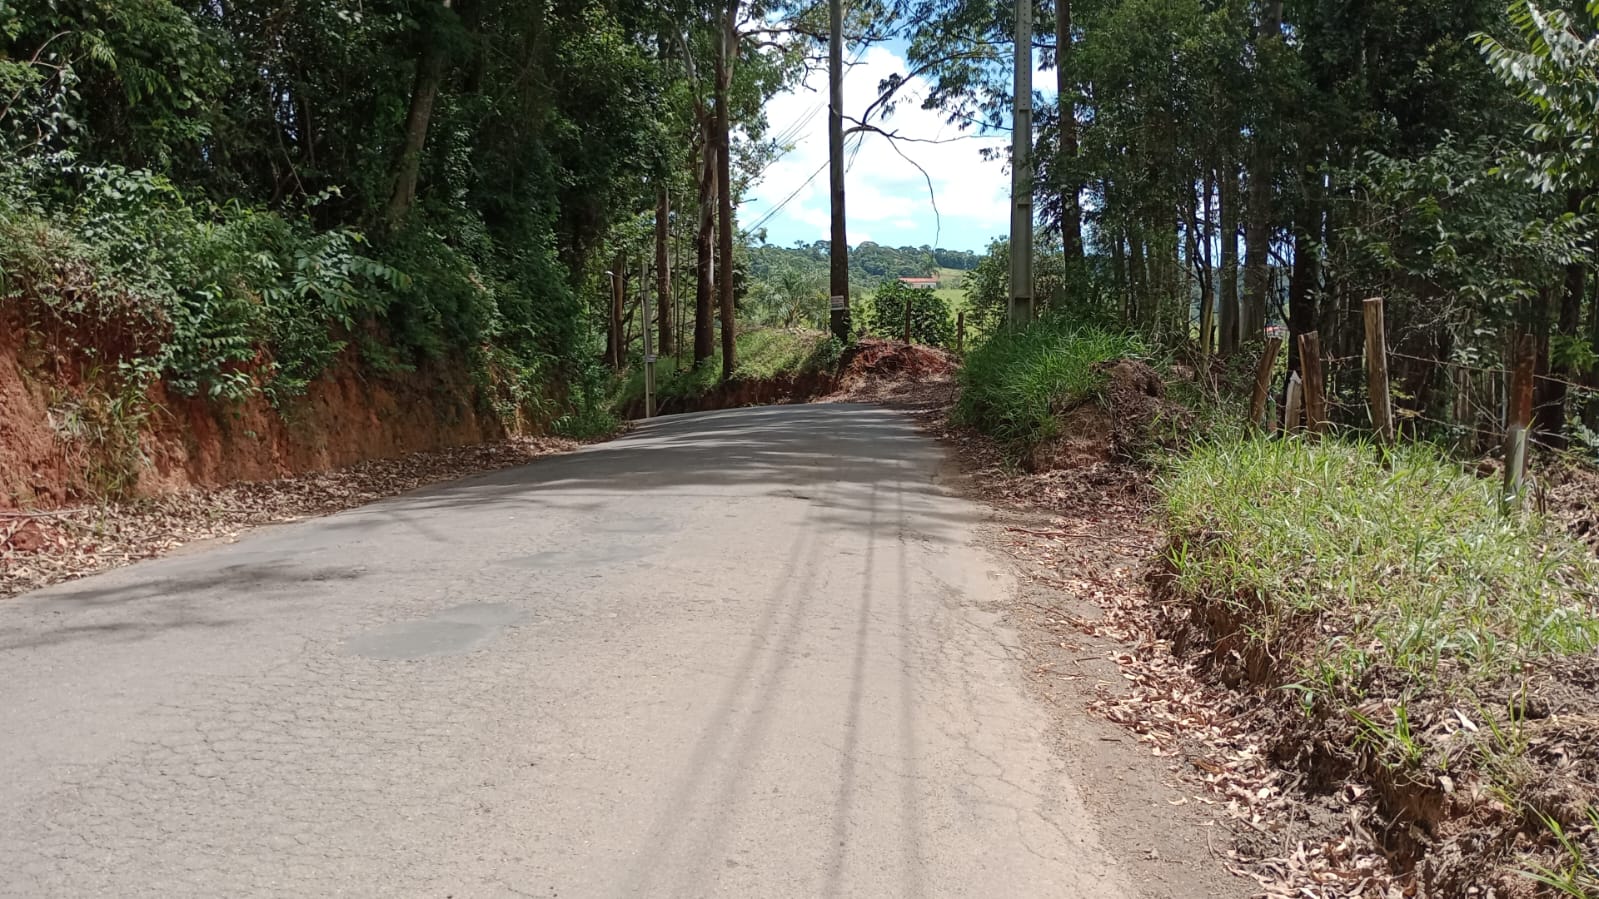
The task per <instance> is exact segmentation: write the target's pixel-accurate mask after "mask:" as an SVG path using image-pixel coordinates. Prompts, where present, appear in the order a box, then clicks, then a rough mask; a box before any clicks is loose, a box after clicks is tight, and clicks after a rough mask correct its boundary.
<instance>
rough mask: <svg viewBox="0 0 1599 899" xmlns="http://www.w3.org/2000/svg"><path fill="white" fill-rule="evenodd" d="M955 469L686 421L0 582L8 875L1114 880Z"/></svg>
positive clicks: (148, 879)
mask: <svg viewBox="0 0 1599 899" xmlns="http://www.w3.org/2000/svg"><path fill="white" fill-rule="evenodd" d="M941 460H942V456H941V451H940V449H939V448H938V447H937V446H936V444H934V443H932V442H931V441H929V440H927V439H925V438H923V437H921V436H918V435H917V434H916V433H915V431H914V429H913V428H912V427H911V426H910V425H909V424H908V423H907V422H906V421H905V420H904V419H903V418H901V417H899V416H898V415H897V414H895V413H892V412H888V411H884V410H881V409H875V408H872V407H866V406H794V407H779V408H767V409H752V410H743V411H738V412H729V413H718V414H710V415H693V416H678V417H673V418H669V419H661V420H658V421H657V422H655V423H652V424H650V425H648V426H646V427H643V428H641V429H639V430H638V431H637V432H636V433H634V434H633V435H631V436H629V437H627V438H626V439H623V440H619V441H616V442H613V443H610V444H606V445H602V446H596V447H593V448H591V449H588V450H585V451H583V452H580V453H577V454H574V455H570V456H563V457H558V458H552V459H548V460H544V461H541V462H538V463H535V464H533V465H529V466H526V467H523V468H519V469H514V470H511V471H506V472H501V473H497V474H493V475H487V476H482V477H478V478H473V479H468V480H465V481H459V482H456V483H453V484H450V485H447V486H443V487H439V488H434V489H429V490H426V491H422V492H418V493H413V494H409V495H407V496H404V497H401V498H398V499H395V500H391V501H387V502H382V503H378V504H375V505H371V506H368V507H365V508H362V509H358V510H354V511H351V512H347V513H344V514H340V515H335V516H332V517H330V518H324V519H320V520H316V521H308V522H302V523H297V524H293V525H286V526H281V527H274V528H267V529H263V530H260V531H257V532H254V533H252V534H250V535H248V536H246V537H245V538H243V539H241V540H240V541H239V542H238V543H236V544H232V545H227V546H219V547H213V548H209V549H205V550H202V551H196V552H191V553H188V554H184V555H180V556H176V557H173V558H169V559H165V560H161V561H157V562H151V563H146V564H142V565H138V566H134V567H132V568H128V569H123V570H121V571H117V572H112V573H109V574H105V575H102V576H99V577H95V578H91V579H88V580H84V581H79V582H77V583H75V584H70V585H65V586H63V587H60V588H56V589H52V590H47V591H42V592H39V593H35V594H32V595H29V596H26V597H23V598H20V599H17V600H13V601H11V602H7V603H0V713H3V717H0V722H3V725H0V764H3V771H4V773H3V775H0V893H3V894H4V895H8V896H29V897H36V896H70V897H79V896H117V897H129V896H161V897H175V896H228V897H233V896H266V895H272V896H331V895H345V896H375V895H391V896H432V897H444V896H454V897H469V896H470V897H476V896H562V897H591V896H592V897H625V896H681V897H700V896H729V897H791V896H792V897H810V896H860V897H916V896H982V897H1033V896H1038V897H1043V896H1060V897H1119V896H1131V895H1133V891H1132V890H1131V889H1130V888H1129V887H1128V886H1127V880H1128V878H1127V875H1126V873H1125V872H1124V871H1123V869H1121V868H1119V867H1117V865H1116V864H1115V863H1114V862H1113V861H1112V860H1111V859H1110V857H1109V856H1108V855H1107V853H1106V852H1105V851H1104V850H1103V849H1102V848H1101V845H1100V842H1099V838H1098V837H1097V836H1096V834H1095V830H1094V828H1093V827H1092V826H1090V825H1089V824H1088V823H1087V821H1086V815H1085V813H1084V812H1083V810H1082V806H1081V805H1080V803H1079V802H1078V800H1077V799H1076V796H1075V793H1074V790H1073V787H1072V785H1071V784H1070V783H1069V782H1067V780H1066V777H1065V774H1064V773H1063V770H1062V766H1061V764H1060V763H1059V761H1058V760H1057V759H1056V758H1055V757H1054V756H1053V755H1052V752H1051V750H1050V749H1049V748H1048V746H1047V743H1046V737H1045V732H1046V726H1047V723H1048V722H1047V713H1046V711H1045V710H1043V709H1042V708H1040V707H1038V706H1036V705H1035V704H1034V703H1033V701H1032V700H1030V699H1029V698H1028V697H1027V695H1026V694H1025V692H1024V689H1023V684H1022V682H1021V680H1020V668H1021V666H1020V665H1019V664H1018V663H1017V661H1016V660H1015V659H1014V658H1012V655H1013V653H1014V648H1013V645H1012V643H1011V642H1010V640H1009V638H1008V637H1007V634H1006V632H1005V631H1004V630H1003V629H1002V628H1000V627H999V626H998V625H997V623H996V617H995V614H994V612H993V611H992V608H993V607H994V605H995V599H996V598H997V597H1000V596H1003V595H1005V592H1006V591H1007V590H1009V589H1010V584H1009V583H1008V581H1007V579H1006V575H1004V574H1003V573H1002V572H1003V566H1002V565H1001V564H1000V563H999V562H997V561H996V560H994V559H992V558H990V557H989V556H987V555H985V554H984V553H983V552H981V551H980V550H978V549H977V548H975V547H974V546H973V543H972V541H973V539H974V522H975V520H976V517H977V511H976V509H974V508H973V507H972V506H970V505H968V504H967V503H965V502H963V501H960V500H957V499H954V498H952V497H950V496H948V495H946V494H945V493H944V492H942V491H941V490H940V488H939V487H937V486H936V484H935V482H934V476H935V472H936V470H937V468H938V466H939V465H940V463H941Z"/></svg>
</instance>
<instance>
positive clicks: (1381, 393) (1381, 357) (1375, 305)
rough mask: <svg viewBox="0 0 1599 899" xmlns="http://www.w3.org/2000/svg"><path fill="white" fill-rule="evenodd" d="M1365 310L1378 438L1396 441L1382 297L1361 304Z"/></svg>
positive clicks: (1370, 394) (1368, 378)
mask: <svg viewBox="0 0 1599 899" xmlns="http://www.w3.org/2000/svg"><path fill="white" fill-rule="evenodd" d="M1362 306H1363V307H1364V310H1365V314H1366V393H1367V394H1368V396H1367V401H1368V402H1369V403H1370V404H1371V424H1372V427H1374V428H1376V429H1377V439H1378V440H1381V441H1382V442H1384V443H1392V442H1393V441H1394V400H1393V396H1392V394H1390V393H1389V391H1388V333H1387V328H1386V326H1385V325H1384V324H1383V314H1382V297H1372V298H1371V299H1369V300H1366V301H1365V303H1363V304H1362Z"/></svg>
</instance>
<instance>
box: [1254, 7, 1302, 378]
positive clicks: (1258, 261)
mask: <svg viewBox="0 0 1599 899" xmlns="http://www.w3.org/2000/svg"><path fill="white" fill-rule="evenodd" d="M1282 30H1283V5H1282V0H1273V2H1270V3H1268V4H1267V5H1266V10H1265V15H1264V17H1263V18H1262V20H1261V24H1260V31H1259V32H1257V33H1256V35H1255V44H1256V54H1255V55H1256V58H1257V59H1263V58H1265V54H1262V53H1261V52H1260V51H1261V50H1262V49H1265V47H1266V46H1267V45H1273V46H1274V45H1275V44H1277V43H1279V42H1281V40H1282ZM1260 64H1262V65H1264V63H1260ZM1267 117H1268V119H1269V118H1271V117H1273V113H1272V112H1268V113H1267ZM1273 139H1274V137H1273V135H1271V134H1269V133H1267V129H1265V128H1262V127H1260V125H1259V124H1257V125H1256V127H1255V133H1254V136H1253V138H1252V139H1251V141H1250V143H1251V153H1250V155H1251V159H1250V166H1249V211H1248V219H1247V222H1246V223H1245V225H1244V231H1245V239H1244V310H1243V317H1242V331H1243V338H1244V339H1245V340H1249V341H1253V340H1259V339H1261V338H1262V336H1263V335H1262V332H1263V330H1264V329H1265V327H1266V317H1267V310H1268V309H1269V307H1270V294H1271V280H1272V279H1271V268H1270V266H1271V255H1270V253H1271V236H1272V231H1273V230H1274V229H1273V227H1272V214H1271V213H1272V208H1271V207H1272V203H1271V199H1272V189H1271V188H1272V178H1273V171H1274V166H1273V158H1272V141H1273ZM1288 346H1289V355H1290V356H1292V357H1294V358H1296V359H1297V358H1298V351H1297V350H1295V349H1294V346H1293V341H1289V345H1288Z"/></svg>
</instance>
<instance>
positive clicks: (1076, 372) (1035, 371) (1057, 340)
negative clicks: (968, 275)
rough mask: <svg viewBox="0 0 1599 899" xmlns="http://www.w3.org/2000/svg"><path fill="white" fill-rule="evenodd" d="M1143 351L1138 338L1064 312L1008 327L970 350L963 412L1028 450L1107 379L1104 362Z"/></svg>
mask: <svg viewBox="0 0 1599 899" xmlns="http://www.w3.org/2000/svg"><path fill="white" fill-rule="evenodd" d="M1143 353H1144V348H1143V345H1142V344H1141V343H1140V342H1139V341H1138V339H1137V338H1135V337H1132V336H1130V335H1127V334H1123V333H1119V332H1116V331H1110V330H1106V329H1103V328H1100V327H1097V326H1093V325H1083V324H1077V323H1074V322H1071V321H1068V320H1065V319H1059V318H1051V319H1045V320H1043V321H1039V322H1035V323H1034V324H1032V325H1031V326H1029V327H1027V328H1025V329H1023V330H1021V331H1008V330H1007V331H1000V332H998V333H996V334H994V335H993V336H992V337H990V338H989V339H988V340H986V341H984V342H983V343H982V344H981V345H980V346H978V347H977V348H976V349H974V350H972V352H971V353H969V354H968V355H967V358H966V365H965V367H963V368H962V369H961V376H960V379H961V393H960V400H959V401H958V402H957V403H956V406H955V418H956V420H957V421H959V422H961V423H963V424H967V425H970V426H972V427H975V428H977V429H978V430H980V431H983V432H985V433H987V434H990V435H992V436H993V437H995V438H996V439H998V440H999V441H1000V442H1001V443H1003V444H1005V445H1007V447H1008V448H1009V449H1011V450H1012V451H1024V450H1026V449H1029V448H1031V447H1034V446H1037V445H1038V444H1040V443H1043V442H1044V441H1045V440H1048V439H1049V438H1051V437H1053V436H1055V435H1056V433H1057V432H1058V428H1059V421H1058V419H1057V416H1058V415H1059V414H1060V413H1061V412H1063V411H1065V410H1067V409H1069V408H1071V407H1072V406H1074V405H1076V404H1077V403H1080V402H1082V401H1084V400H1086V399H1089V398H1091V397H1093V396H1094V395H1095V394H1096V392H1097V391H1098V390H1099V389H1100V388H1101V387H1102V386H1103V385H1104V383H1105V376H1104V374H1103V373H1102V372H1101V371H1100V370H1099V365H1100V363H1103V362H1109V361H1111V360H1114V359H1121V358H1125V357H1129V356H1133V357H1136V356H1141V355H1143Z"/></svg>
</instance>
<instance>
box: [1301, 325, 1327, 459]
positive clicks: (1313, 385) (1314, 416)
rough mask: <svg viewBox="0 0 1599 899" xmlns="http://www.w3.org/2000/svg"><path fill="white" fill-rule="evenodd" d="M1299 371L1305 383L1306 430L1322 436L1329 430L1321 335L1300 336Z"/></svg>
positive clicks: (1309, 333) (1312, 332)
mask: <svg viewBox="0 0 1599 899" xmlns="http://www.w3.org/2000/svg"><path fill="white" fill-rule="evenodd" d="M1299 370H1300V372H1301V373H1302V374H1303V375H1304V381H1305V429H1306V430H1308V431H1309V432H1310V433H1312V434H1320V433H1321V432H1322V431H1324V430H1326V428H1327V384H1326V381H1324V380H1323V379H1322V373H1321V335H1319V334H1317V333H1316V332H1315V331H1307V332H1305V333H1304V334H1301V335H1299Z"/></svg>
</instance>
